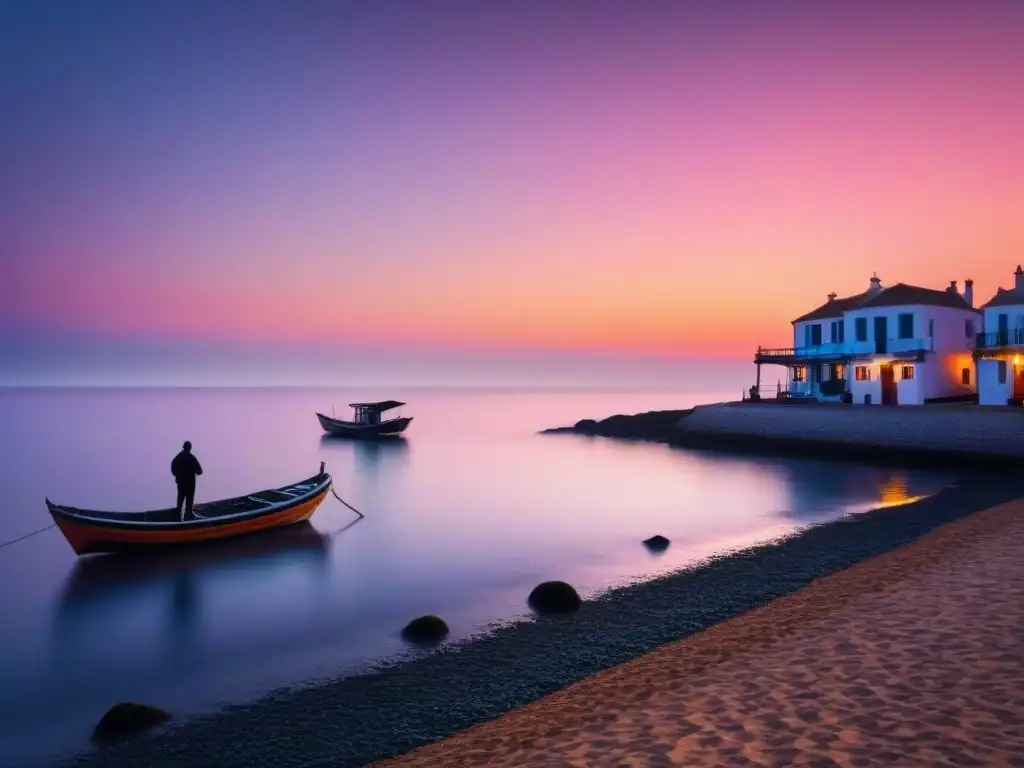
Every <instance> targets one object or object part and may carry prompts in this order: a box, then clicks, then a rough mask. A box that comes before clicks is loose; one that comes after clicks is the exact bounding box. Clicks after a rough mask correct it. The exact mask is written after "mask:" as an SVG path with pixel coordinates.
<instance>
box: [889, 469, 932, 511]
mask: <svg viewBox="0 0 1024 768" xmlns="http://www.w3.org/2000/svg"><path fill="white" fill-rule="evenodd" d="M909 484H910V479H909V478H908V477H907V476H906V475H904V474H901V473H896V474H892V475H889V477H887V478H886V479H885V480H884V481H883V482H882V483H881V485H879V487H878V506H880V507H898V506H900V505H901V504H910V503H911V502H914V501H919V500H920V499H923V498H924V495H920V494H918V495H914V494H911V493H910V491H909Z"/></svg>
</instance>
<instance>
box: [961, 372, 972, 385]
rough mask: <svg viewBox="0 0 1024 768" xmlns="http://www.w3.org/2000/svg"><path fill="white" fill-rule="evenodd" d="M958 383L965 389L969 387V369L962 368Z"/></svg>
mask: <svg viewBox="0 0 1024 768" xmlns="http://www.w3.org/2000/svg"><path fill="white" fill-rule="evenodd" d="M960 383H961V384H963V385H964V386H965V387H969V386H970V385H971V369H970V368H964V369H963V370H962V371H960Z"/></svg>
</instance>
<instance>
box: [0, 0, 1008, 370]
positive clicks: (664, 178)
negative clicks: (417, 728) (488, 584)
mask: <svg viewBox="0 0 1024 768" xmlns="http://www.w3.org/2000/svg"><path fill="white" fill-rule="evenodd" d="M1022 41H1024V2H1020V0H963V2H943V1H942V0H934V1H928V2H925V1H923V0H887V1H886V2H874V1H872V0H856V1H855V0H851V1H850V2H839V1H837V2H814V1H813V0H805V1H804V2H787V1H785V0H773V1H772V2H761V1H760V0H756V1H755V0H747V1H745V2H741V1H739V0H735V1H731V0H705V1H700V0H686V1H685V2H684V1H683V0H679V1H678V2H670V1H668V0H663V1H661V2H644V1H643V0H621V2H612V1H611V0H606V1H603V2H602V1H598V2H583V1H582V0H581V1H580V2H570V1H569V0H563V1H556V0H538V1H537V2H533V1H532V0H524V2H514V3H513V2H507V3H498V2H495V3H484V2H479V0H465V2H456V1H455V0H451V1H449V2H444V1H441V0H438V1H432V0H421V1H419V2H413V1H412V0H409V1H407V2H397V1H395V0H366V1H365V2H343V1H342V0H339V1H338V2H286V1H285V0H281V1H280V2H269V1H266V0H251V1H249V2H244V3H243V2H240V1H239V2H228V1H227V0H223V1H214V0H153V1H151V2H134V1H132V0H124V1H123V2H114V1H113V0H93V1H92V2H48V1H47V0H32V1H31V2H16V1H14V0H0V110H2V120H0V170H2V172H0V267H2V270H3V272H2V280H0V339H2V340H3V342H2V343H4V344H14V343H15V342H17V344H18V345H20V346H19V349H22V348H24V346H25V345H26V344H27V343H30V342H31V344H36V345H38V346H37V350H38V349H46V348H48V347H47V345H66V344H68V343H72V342H73V341H74V340H75V339H88V340H89V343H90V344H100V345H104V344H106V345H108V346H111V345H112V346H111V348H112V347H113V346H116V345H118V344H122V345H129V344H131V345H136V346H137V345H139V344H142V345H145V344H147V343H153V344H168V343H174V344H178V343H193V342H194V343H198V342H203V343H224V344H243V343H244V344H248V345H250V346H251V345H252V344H256V345H259V344H262V343H269V342H275V343H276V342H296V343H302V344H319V345H324V344H327V345H330V344H338V345H341V346H346V345H347V347H349V348H350V347H351V346H352V344H353V343H355V342H359V343H361V344H364V345H368V346H370V347H373V348H374V349H384V350H386V349H389V348H394V349H407V348H413V347H415V348H417V349H420V350H431V349H434V348H437V349H444V350H448V351H451V350H463V351H474V353H476V352H479V353H480V354H484V353H486V354H488V355H493V354H501V353H502V352H503V351H505V350H508V354H525V353H530V354H532V353H534V352H537V351H541V352H542V351H545V350H561V349H572V350H577V351H579V352H581V353H584V352H585V353H587V354H602V353H608V354H620V353H628V354H633V355H647V356H650V357H656V356H661V357H700V358H708V357H720V358H735V359H743V360H749V359H750V355H751V352H752V350H753V348H754V347H756V345H757V344H759V343H761V344H777V343H785V342H788V341H789V340H790V338H791V336H790V334H791V328H790V325H789V321H790V320H791V319H792V318H794V317H795V316H797V315H799V314H801V313H803V312H805V311H807V310H809V309H811V308H813V307H814V306H816V305H817V304H820V303H821V302H823V301H824V299H825V296H826V294H828V293H829V292H830V291H837V292H839V293H840V294H849V293H855V292H858V291H860V290H863V289H864V288H865V287H866V286H867V283H868V278H869V277H870V276H871V273H872V272H873V271H877V272H878V274H879V275H880V276H881V278H882V279H883V282H885V283H886V284H891V283H895V282H899V281H904V282H913V283H918V284H923V285H929V286H933V287H937V288H941V287H944V286H945V285H946V284H948V281H949V280H952V279H957V280H960V281H961V285H962V281H963V280H964V278H967V277H972V278H973V279H974V280H975V291H976V296H977V298H978V300H979V301H984V300H986V299H987V298H988V297H989V296H990V295H991V294H992V293H994V292H995V289H996V287H997V286H998V285H1003V286H1008V285H1011V284H1012V274H1011V273H1012V271H1013V269H1014V267H1015V266H1016V264H1017V263H1018V262H1024V43H1022ZM27 340H28V341H27ZM69 340H70V341H69ZM52 348H53V349H54V350H56V349H57V348H58V347H57V346H53V347H52ZM60 348H62V349H63V348H64V347H60Z"/></svg>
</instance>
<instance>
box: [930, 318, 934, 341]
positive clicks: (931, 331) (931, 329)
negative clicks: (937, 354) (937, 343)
mask: <svg viewBox="0 0 1024 768" xmlns="http://www.w3.org/2000/svg"><path fill="white" fill-rule="evenodd" d="M928 338H929V339H934V338H935V321H934V320H929V321H928Z"/></svg>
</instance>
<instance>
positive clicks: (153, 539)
mask: <svg viewBox="0 0 1024 768" xmlns="http://www.w3.org/2000/svg"><path fill="white" fill-rule="evenodd" d="M330 490H331V476H330V475H329V474H328V473H327V472H325V471H324V462H320V473H319V474H316V475H313V477H310V478H307V479H305V480H303V481H301V482H298V483H292V484H291V485H285V486H282V487H280V488H271V489H269V490H265V491H259V492H257V493H252V494H247V495H245V496H238V497H236V498H233V499H223V500H221V501H214V502H210V503H208V504H197V505H196V506H195V507H194V508H193V510H192V516H191V517H190V518H189V519H187V520H182V519H181V514H182V513H181V512H180V511H179V510H175V509H171V508H168V509H157V510H151V511H148V512H107V511H99V510H90V509H78V508H76V507H66V506H63V505H61V504H54V503H53V502H52V501H50V500H49V499H47V500H46V507H47V509H49V510H50V514H51V515H52V516H53V520H54V522H55V523H56V524H57V527H58V528H60V531H61V533H63V534H64V538H66V539H67V540H68V543H69V544H70V545H71V547H72V549H74V550H75V552H76V553H77V554H79V555H89V554H98V553H111V552H123V551H128V550H137V549H146V548H158V547H168V546H180V545H184V544H193V543H196V542H200V541H209V540H211V539H223V538H228V537H233V536H240V535H244V534H249V533H255V532H257V531H265V530H268V529H271V528H280V527H282V526H286V525H292V524H294V523H300V522H302V521H304V520H308V519H309V518H310V517H312V515H313V513H314V512H315V511H316V509H317V507H319V506H320V503H321V502H322V501H323V500H324V497H326V496H327V494H328V493H329V492H330Z"/></svg>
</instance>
